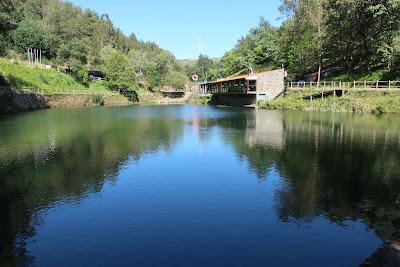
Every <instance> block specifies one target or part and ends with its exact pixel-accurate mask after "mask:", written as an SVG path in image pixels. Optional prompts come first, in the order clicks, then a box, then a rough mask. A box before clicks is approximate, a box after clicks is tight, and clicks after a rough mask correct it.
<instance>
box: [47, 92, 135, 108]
mask: <svg viewBox="0 0 400 267" xmlns="http://www.w3.org/2000/svg"><path fill="white" fill-rule="evenodd" d="M98 97H99V98H98ZM96 102H97V103H96ZM130 104H133V102H130V101H129V100H128V99H127V98H126V97H125V96H123V95H115V96H114V95H111V96H101V95H99V96H92V95H86V96H85V95H64V94H62V95H61V94H60V95H49V96H47V105H48V106H49V107H50V108H72V107H90V106H95V105H104V106H124V105H130Z"/></svg>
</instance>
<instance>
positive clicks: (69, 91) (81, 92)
mask: <svg viewBox="0 0 400 267" xmlns="http://www.w3.org/2000/svg"><path fill="white" fill-rule="evenodd" d="M11 92H16V93H38V94H41V95H84V96H86V95H103V96H116V95H120V93H119V92H116V91H105V90H104V91H96V90H90V89H86V90H85V89H53V90H51V91H48V90H43V89H36V88H30V87H22V88H19V89H17V90H13V89H12V90H11V89H10V88H5V87H0V94H7V93H11Z"/></svg>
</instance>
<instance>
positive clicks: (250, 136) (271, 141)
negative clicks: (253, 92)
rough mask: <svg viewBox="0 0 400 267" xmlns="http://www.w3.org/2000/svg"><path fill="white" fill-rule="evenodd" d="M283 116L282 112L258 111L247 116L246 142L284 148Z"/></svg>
mask: <svg viewBox="0 0 400 267" xmlns="http://www.w3.org/2000/svg"><path fill="white" fill-rule="evenodd" d="M283 133H284V132H283V117H282V113H280V112H266V111H262V110H259V111H256V112H255V113H252V114H251V116H248V117H247V129H246V143H247V144H248V145H249V146H250V147H253V146H265V147H269V148H272V149H277V150H282V149H283V147H284V143H285V141H284V136H283Z"/></svg>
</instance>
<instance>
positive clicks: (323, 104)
mask: <svg viewBox="0 0 400 267" xmlns="http://www.w3.org/2000/svg"><path fill="white" fill-rule="evenodd" d="M259 108H261V109H272V110H302V111H328V112H353V113H377V114H381V113H400V92H399V93H388V94H386V95H385V94H382V93H381V94H371V93H359V94H356V93H352V94H347V95H346V96H343V97H326V98H323V99H322V98H320V99H314V100H307V99H302V98H300V97H299V96H298V95H295V96H286V97H282V98H279V99H276V100H268V101H264V102H261V103H260V105H259Z"/></svg>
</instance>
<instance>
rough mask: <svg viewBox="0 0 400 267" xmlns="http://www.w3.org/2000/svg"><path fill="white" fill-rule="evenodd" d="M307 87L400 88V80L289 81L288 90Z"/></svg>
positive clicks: (351, 88) (347, 88)
mask: <svg viewBox="0 0 400 267" xmlns="http://www.w3.org/2000/svg"><path fill="white" fill-rule="evenodd" d="M307 88H312V89H315V88H320V89H322V90H323V89H324V88H326V89H346V90H377V89H384V90H399V89H400V81H353V82H342V81H329V82H319V83H318V82H304V81H300V82H288V83H287V87H286V89H287V90H307Z"/></svg>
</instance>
